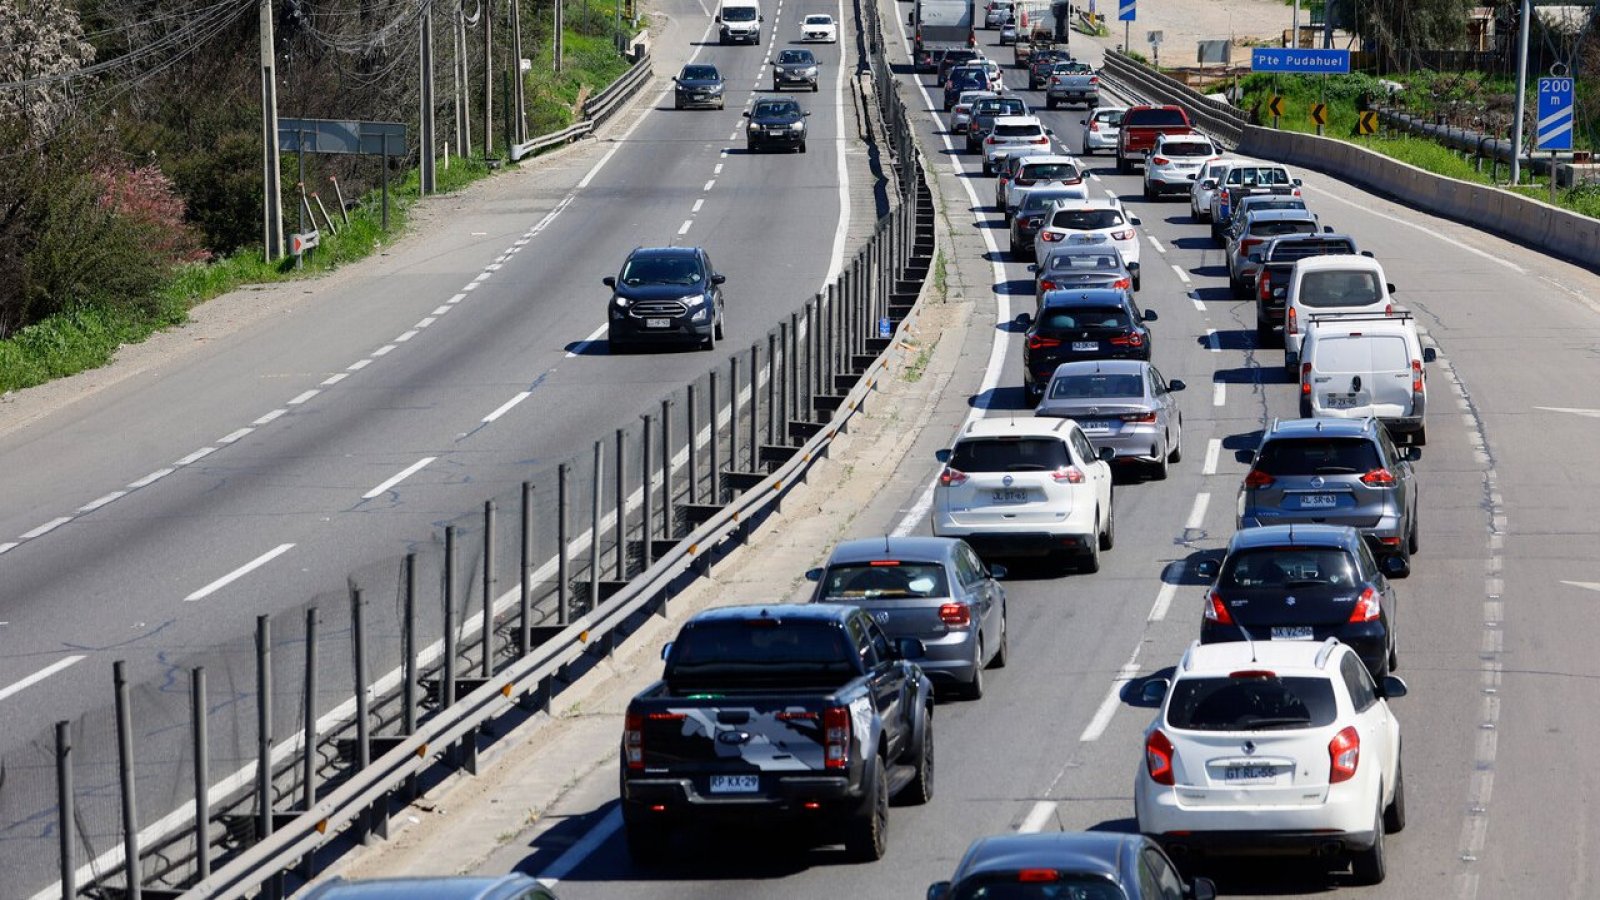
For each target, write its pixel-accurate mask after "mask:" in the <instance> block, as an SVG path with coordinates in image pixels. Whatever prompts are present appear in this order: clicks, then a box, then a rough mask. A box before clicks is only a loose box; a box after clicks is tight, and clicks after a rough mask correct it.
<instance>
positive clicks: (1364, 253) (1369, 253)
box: [1361, 250, 1377, 259]
mask: <svg viewBox="0 0 1600 900" xmlns="http://www.w3.org/2000/svg"><path fill="white" fill-rule="evenodd" d="M1361 255H1362V256H1365V257H1366V258H1367V259H1377V257H1376V256H1373V255H1372V251H1371V250H1363V251H1361Z"/></svg>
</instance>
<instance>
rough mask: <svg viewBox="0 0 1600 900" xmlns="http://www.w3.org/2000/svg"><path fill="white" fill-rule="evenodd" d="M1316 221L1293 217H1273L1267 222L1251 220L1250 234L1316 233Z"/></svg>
mask: <svg viewBox="0 0 1600 900" xmlns="http://www.w3.org/2000/svg"><path fill="white" fill-rule="evenodd" d="M1316 233H1317V223H1315V222H1309V221H1305V220H1294V219H1273V220H1271V221H1267V222H1259V221H1258V222H1251V223H1250V234H1251V236H1252V237H1277V236H1278V235H1280V234H1316Z"/></svg>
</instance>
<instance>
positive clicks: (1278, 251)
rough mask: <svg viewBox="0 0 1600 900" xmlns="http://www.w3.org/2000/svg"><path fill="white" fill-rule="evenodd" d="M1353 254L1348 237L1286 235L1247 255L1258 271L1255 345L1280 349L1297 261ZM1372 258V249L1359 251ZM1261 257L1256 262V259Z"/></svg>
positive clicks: (1345, 235) (1338, 235)
mask: <svg viewBox="0 0 1600 900" xmlns="http://www.w3.org/2000/svg"><path fill="white" fill-rule="evenodd" d="M1355 252H1356V239H1355V238H1353V237H1351V236H1350V235H1348V234H1286V235H1283V236H1281V237H1275V238H1271V239H1269V240H1268V241H1267V243H1266V246H1264V247H1262V248H1261V249H1260V250H1258V251H1256V252H1254V253H1251V254H1250V261H1251V262H1253V263H1256V264H1257V265H1259V266H1260V267H1261V268H1260V270H1259V271H1258V272H1257V273H1256V344H1257V346H1261V347H1265V346H1267V345H1268V344H1270V343H1276V344H1278V346H1282V344H1281V342H1282V340H1283V310H1284V306H1285V305H1286V304H1287V303H1288V293H1289V279H1290V278H1291V277H1292V276H1293V275H1294V264H1295V262H1296V261H1297V260H1302V259H1306V258H1308V257H1312V256H1341V255H1343V256H1348V255H1351V254H1354V253H1355ZM1361 255H1362V256H1371V255H1372V251H1371V250H1362V251H1361ZM1258 256H1259V257H1260V258H1259V259H1258V258H1257V257H1258Z"/></svg>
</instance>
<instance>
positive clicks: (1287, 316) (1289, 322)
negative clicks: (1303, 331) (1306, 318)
mask: <svg viewBox="0 0 1600 900" xmlns="http://www.w3.org/2000/svg"><path fill="white" fill-rule="evenodd" d="M1298 320H1299V316H1296V315H1295V314H1294V307H1292V306H1291V307H1289V308H1288V309H1287V310H1286V311H1284V314H1283V330H1284V331H1285V332H1287V333H1289V334H1299V333H1300V323H1299V321H1298Z"/></svg>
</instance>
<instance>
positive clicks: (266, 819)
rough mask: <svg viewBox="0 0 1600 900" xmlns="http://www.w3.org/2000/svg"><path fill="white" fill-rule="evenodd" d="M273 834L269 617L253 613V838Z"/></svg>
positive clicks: (262, 839) (260, 838) (270, 620)
mask: <svg viewBox="0 0 1600 900" xmlns="http://www.w3.org/2000/svg"><path fill="white" fill-rule="evenodd" d="M269 837H272V618H271V617H270V616H256V841H257V842H258V843H259V842H261V841H264V840H266V839H267V838H269Z"/></svg>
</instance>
